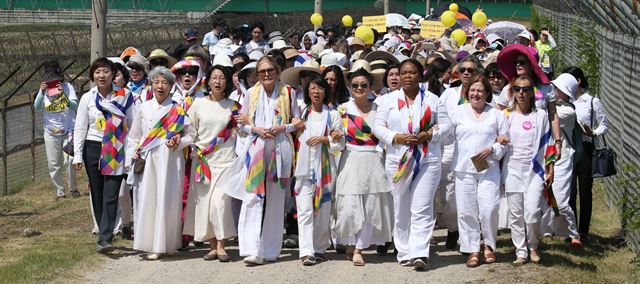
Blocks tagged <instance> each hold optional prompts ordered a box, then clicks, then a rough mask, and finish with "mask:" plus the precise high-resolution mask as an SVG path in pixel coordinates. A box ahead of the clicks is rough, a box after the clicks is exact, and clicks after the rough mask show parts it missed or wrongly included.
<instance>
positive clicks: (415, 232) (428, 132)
mask: <svg viewBox="0 0 640 284" xmlns="http://www.w3.org/2000/svg"><path fill="white" fill-rule="evenodd" d="M422 74H423V68H422V65H421V64H420V62H418V61H417V60H414V59H407V60H405V61H403V62H402V63H401V64H400V81H401V86H402V87H401V88H400V90H397V91H395V92H392V93H390V94H388V95H385V96H383V97H380V98H379V99H378V100H377V104H378V113H377V114H376V120H375V123H374V128H373V133H374V135H375V136H376V137H378V139H381V140H382V141H384V143H385V144H386V145H387V156H386V161H385V170H386V172H387V178H388V179H389V184H390V186H391V192H392V194H393V207H394V215H395V218H394V219H395V221H394V233H393V239H394V243H395V247H396V250H397V251H398V256H397V259H398V261H399V262H400V265H403V266H409V265H414V266H415V268H416V269H418V270H424V269H426V267H427V261H428V258H429V243H430V241H431V236H432V234H433V229H434V225H435V218H434V208H433V207H434V206H433V199H434V195H435V192H436V189H437V187H438V182H439V181H440V171H441V163H440V159H441V156H442V147H441V144H440V142H441V139H442V138H443V137H446V136H447V135H449V133H450V132H451V121H450V120H449V116H448V115H447V112H446V110H445V107H444V105H443V104H442V103H440V101H439V100H438V97H436V96H435V95H434V94H432V93H430V92H428V91H426V90H423V89H420V88H419V85H420V81H421V79H422ZM436 125H437V127H436Z"/></svg>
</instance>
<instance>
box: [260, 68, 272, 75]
mask: <svg viewBox="0 0 640 284" xmlns="http://www.w3.org/2000/svg"><path fill="white" fill-rule="evenodd" d="M273 72H276V68H268V69H262V70H258V74H260V75H265V74H267V73H269V74H271V73H273Z"/></svg>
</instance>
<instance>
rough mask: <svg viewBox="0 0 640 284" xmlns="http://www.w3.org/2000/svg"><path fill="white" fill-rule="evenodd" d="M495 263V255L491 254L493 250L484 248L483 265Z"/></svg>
mask: <svg viewBox="0 0 640 284" xmlns="http://www.w3.org/2000/svg"><path fill="white" fill-rule="evenodd" d="M494 262H496V254H495V253H493V250H492V249H491V248H490V247H486V248H485V249H484V263H486V264H491V263H494Z"/></svg>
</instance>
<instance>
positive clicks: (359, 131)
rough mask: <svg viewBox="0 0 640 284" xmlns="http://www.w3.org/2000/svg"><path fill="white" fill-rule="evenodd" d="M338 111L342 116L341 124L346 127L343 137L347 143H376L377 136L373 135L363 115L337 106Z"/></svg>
mask: <svg viewBox="0 0 640 284" xmlns="http://www.w3.org/2000/svg"><path fill="white" fill-rule="evenodd" d="M338 111H339V112H340V114H341V116H342V124H343V125H344V129H346V134H345V139H346V141H347V144H351V145H357V146H375V145H378V138H376V137H375V136H374V135H373V131H372V130H371V127H370V126H369V124H367V122H366V121H365V120H364V117H362V116H358V115H353V114H349V113H347V111H346V109H344V108H342V107H339V108H338Z"/></svg>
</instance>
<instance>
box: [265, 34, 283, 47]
mask: <svg viewBox="0 0 640 284" xmlns="http://www.w3.org/2000/svg"><path fill="white" fill-rule="evenodd" d="M278 40H282V41H284V38H283V37H282V36H275V37H272V38H270V39H269V41H268V42H267V44H269V46H273V43H274V42H276V41H278Z"/></svg>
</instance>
